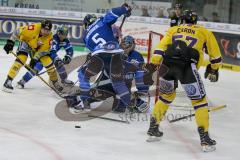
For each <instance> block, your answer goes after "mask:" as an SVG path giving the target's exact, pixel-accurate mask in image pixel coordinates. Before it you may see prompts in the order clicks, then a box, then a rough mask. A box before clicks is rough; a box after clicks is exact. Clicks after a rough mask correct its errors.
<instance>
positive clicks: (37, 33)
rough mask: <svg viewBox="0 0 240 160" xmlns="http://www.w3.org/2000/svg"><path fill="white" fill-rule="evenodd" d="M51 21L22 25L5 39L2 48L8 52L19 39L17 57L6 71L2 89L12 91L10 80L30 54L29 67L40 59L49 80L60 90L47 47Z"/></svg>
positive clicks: (49, 38)
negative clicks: (5, 41)
mask: <svg viewBox="0 0 240 160" xmlns="http://www.w3.org/2000/svg"><path fill="white" fill-rule="evenodd" d="M51 29H52V22H51V21H49V20H44V21H42V22H41V23H34V24H31V25H27V26H23V27H20V28H18V29H16V30H15V32H14V33H13V34H12V36H11V37H10V39H8V40H7V43H6V45H5V46H4V50H5V51H6V53H7V54H9V53H10V52H11V51H12V50H13V47H14V44H15V40H18V41H19V46H18V49H17V58H16V59H15V61H14V63H13V65H12V67H11V68H10V70H9V72H8V76H7V79H6V81H5V83H4V85H3V90H4V91H6V92H12V91H13V86H12V81H13V79H14V78H15V77H16V75H17V74H18V72H19V70H20V68H21V67H22V66H23V64H25V63H26V61H27V57H28V56H30V58H31V62H30V67H31V66H34V63H35V61H38V60H40V61H41V62H42V64H43V66H44V67H45V68H46V70H47V73H48V75H49V77H50V80H51V81H52V82H53V84H54V87H55V88H56V89H57V90H59V91H60V90H62V87H61V86H60V85H59V84H58V82H57V80H58V78H57V73H56V70H55V68H54V67H53V62H52V59H51V58H50V56H49V49H50V45H51V41H52V38H53V35H52V32H51Z"/></svg>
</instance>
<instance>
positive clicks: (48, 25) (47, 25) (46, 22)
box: [41, 20, 52, 30]
mask: <svg viewBox="0 0 240 160" xmlns="http://www.w3.org/2000/svg"><path fill="white" fill-rule="evenodd" d="M41 27H42V28H43V29H46V30H51V29H52V21H50V20H43V21H42V22H41Z"/></svg>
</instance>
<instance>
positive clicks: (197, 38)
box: [154, 24, 222, 69]
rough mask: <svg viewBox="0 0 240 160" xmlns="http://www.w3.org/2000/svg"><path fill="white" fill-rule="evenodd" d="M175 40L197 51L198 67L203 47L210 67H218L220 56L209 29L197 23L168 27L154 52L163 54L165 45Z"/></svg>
mask: <svg viewBox="0 0 240 160" xmlns="http://www.w3.org/2000/svg"><path fill="white" fill-rule="evenodd" d="M176 40H182V41H184V42H185V43H186V44H187V45H188V47H191V48H194V49H196V50H197V51H198V52H199V62H198V64H197V67H198V68H199V67H200V66H201V65H202V63H203V60H204V49H206V50H207V53H208V55H209V58H210V62H211V64H212V65H211V66H212V68H213V69H218V68H219V67H220V65H221V61H222V57H221V52H220V49H219V46H218V43H217V40H216V38H215V36H214V35H213V33H212V32H211V31H209V30H207V29H205V28H204V27H202V26H199V25H190V24H182V25H179V26H175V27H171V28H169V29H168V30H167V32H166V34H165V35H164V37H163V39H162V40H161V41H160V42H159V44H158V45H157V47H156V49H155V51H154V54H160V55H163V54H164V51H165V50H166V49H167V46H168V45H170V44H172V43H173V42H174V41H176Z"/></svg>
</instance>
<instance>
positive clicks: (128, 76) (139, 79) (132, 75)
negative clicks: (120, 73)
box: [124, 50, 149, 92]
mask: <svg viewBox="0 0 240 160" xmlns="http://www.w3.org/2000/svg"><path fill="white" fill-rule="evenodd" d="M127 62H129V63H130V64H132V63H133V64H135V65H137V66H139V67H140V66H141V64H143V63H144V59H143V56H142V55H141V54H140V53H139V52H137V51H135V50H133V51H131V52H130V53H129V55H128V58H127ZM124 72H125V80H126V81H132V80H133V79H135V82H136V87H137V90H138V91H140V92H147V91H148V90H149V86H148V85H145V84H144V82H143V76H144V74H145V72H144V71H143V70H141V69H138V70H137V71H136V72H128V68H127V66H125V70H124Z"/></svg>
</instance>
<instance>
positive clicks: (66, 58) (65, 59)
mask: <svg viewBox="0 0 240 160" xmlns="http://www.w3.org/2000/svg"><path fill="white" fill-rule="evenodd" d="M71 60H72V58H71V57H70V56H68V55H65V56H64V58H63V63H64V64H69V63H70V62H71Z"/></svg>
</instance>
